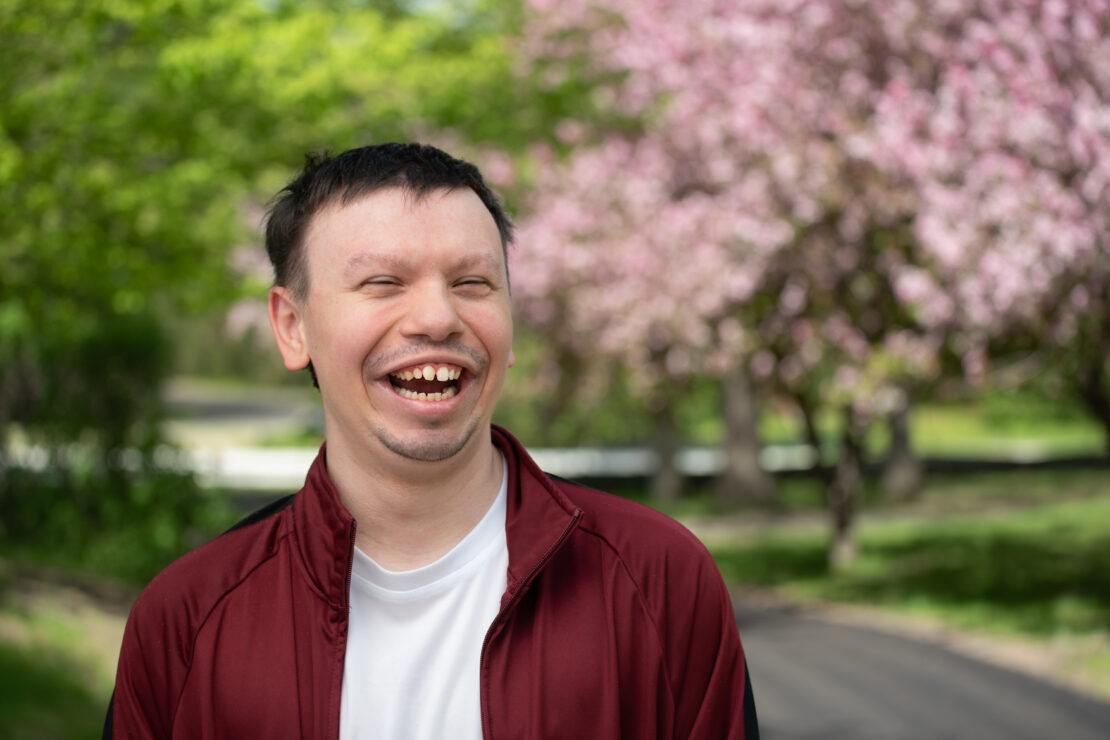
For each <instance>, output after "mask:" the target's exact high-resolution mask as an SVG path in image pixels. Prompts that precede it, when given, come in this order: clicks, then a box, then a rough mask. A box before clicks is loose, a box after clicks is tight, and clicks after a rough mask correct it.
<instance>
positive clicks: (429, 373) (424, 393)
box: [389, 364, 464, 401]
mask: <svg viewBox="0 0 1110 740" xmlns="http://www.w3.org/2000/svg"><path fill="white" fill-rule="evenodd" d="M463 372H464V371H463V369H462V368H461V367H458V366H457V365H439V364H436V365H418V366H413V367H408V368H404V369H403V370H395V371H394V372H391V373H390V374H389V384H390V385H391V386H392V387H393V391H394V392H395V393H397V395H399V396H402V397H403V398H410V399H412V400H415V401H446V400H447V399H448V398H451V397H452V396H454V395H455V394H456V393H458V392H459V387H460V379H461V378H462V375H463Z"/></svg>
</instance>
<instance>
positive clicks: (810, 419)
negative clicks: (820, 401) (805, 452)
mask: <svg viewBox="0 0 1110 740" xmlns="http://www.w3.org/2000/svg"><path fill="white" fill-rule="evenodd" d="M793 398H794V403H796V404H797V405H798V410H799V411H800V412H801V414H802V424H803V425H804V426H805V438H806V443H807V444H808V445H809V446H810V447H812V448H813V467H812V468H810V472H811V473H813V474H814V475H816V476H817V478H818V480H820V481H821V483H822V484H823V485H824V486H825V488H826V489H827V488H828V487H829V486H831V485H832V481H833V476H832V470H831V469H830V468H829V467H827V466H826V465H825V461H824V458H823V457H822V455H821V433H820V431H818V429H817V406H816V404H815V403H814V402H813V400H812V399H811V398H810V397H809V396H807V395H806V394H804V393H798V394H795V395H794V396H793Z"/></svg>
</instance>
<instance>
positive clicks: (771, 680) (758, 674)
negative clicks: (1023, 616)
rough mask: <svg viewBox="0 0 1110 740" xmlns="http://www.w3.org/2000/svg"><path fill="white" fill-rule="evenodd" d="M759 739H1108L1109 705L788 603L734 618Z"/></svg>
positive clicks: (941, 649) (743, 613) (938, 648)
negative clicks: (801, 612)
mask: <svg viewBox="0 0 1110 740" xmlns="http://www.w3.org/2000/svg"><path fill="white" fill-rule="evenodd" d="M737 621H738V622H739V624H740V633H741V638H742V640H743V642H744V648H745V651H746V653H747V659H748V668H749V670H750V672H751V676H752V688H753V690H754V693H755V703H756V710H757V714H758V715H759V724H760V730H761V737H762V738H763V740H816V739H817V738H820V739H821V740H940V739H942V738H943V739H944V740H949V739H952V740H955V739H956V738H959V739H961V740H963V739H964V738H968V739H974V740H996V739H997V740H1024V739H1025V738H1029V739H1030V740H1032V739H1033V738H1036V739H1037V740H1110V704H1104V703H1101V702H1097V701H1094V700H1091V699H1088V698H1085V697H1082V696H1079V695H1077V694H1075V693H1072V692H1070V691H1066V690H1064V689H1061V688H1058V687H1056V686H1053V685H1049V684H1045V683H1042V682H1039V681H1037V680H1036V679H1033V678H1030V677H1028V676H1025V675H1023V674H1019V673H1014V672H1012V671H1008V670H1005V669H1002V668H998V667H995V666H992V665H989V664H986V663H983V662H981V661H977V660H974V659H971V658H966V657H963V656H960V655H957V654H955V653H952V652H950V651H948V650H945V649H943V648H941V647H939V646H936V645H933V644H929V643H925V642H920V641H916V640H912V639H906V638H902V637H897V636H894V635H891V634H887V633H883V632H877V631H874V630H869V629H866V628H862V627H856V626H848V625H843V624H833V623H828V622H822V621H820V620H818V619H815V618H812V617H806V616H801V615H799V614H797V613H796V612H794V611H792V610H789V609H760V610H758V611H744V610H741V611H739V612H738V614H737Z"/></svg>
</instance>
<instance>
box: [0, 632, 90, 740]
mask: <svg viewBox="0 0 1110 740" xmlns="http://www.w3.org/2000/svg"><path fill="white" fill-rule="evenodd" d="M83 674H84V671H83V670H82V669H81V668H80V667H78V666H75V665H72V664H71V663H70V662H69V661H68V660H67V659H66V658H65V657H64V656H61V655H53V654H44V652H43V651H42V650H41V649H35V648H24V647H20V646H17V645H13V644H11V643H10V642H6V641H0V727H2V728H3V732H2V733H0V734H2V735H3V736H4V737H5V738H10V740H53V739H54V738H58V740H62V739H63V738H64V739H66V740H68V739H69V738H81V737H89V738H91V737H99V736H100V731H101V729H102V727H103V717H104V711H105V708H106V707H107V699H106V698H105V697H101V696H98V695H96V694H95V693H94V692H93V691H92V690H91V689H90V688H89V687H87V686H85V685H84V684H83V683H82V681H81V679H80V676H81V675H83Z"/></svg>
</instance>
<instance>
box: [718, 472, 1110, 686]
mask: <svg viewBox="0 0 1110 740" xmlns="http://www.w3.org/2000/svg"><path fill="white" fill-rule="evenodd" d="M814 513H816V512H814ZM826 534H827V532H826V524H825V523H824V521H822V519H821V518H820V517H815V516H810V517H808V518H804V517H797V516H794V517H788V518H786V519H785V520H783V521H781V522H778V523H776V522H774V521H769V522H767V523H764V524H760V525H759V526H754V525H753V526H746V527H744V528H742V530H739V531H737V532H736V533H735V534H734V535H733V536H732V537H731V538H725V537H721V536H718V537H716V538H715V539H713V540H712V541H711V542H710V543H709V544H710V548H711V550H712V551H713V554H714V556H715V557H716V558H717V562H718V564H719V566H720V568H721V571H722V573H723V574H724V576H725V578H726V580H728V581H729V582H730V583H733V584H736V585H739V586H744V585H748V586H759V587H771V588H774V589H776V590H778V591H779V592H781V593H784V594H785V595H787V596H789V597H792V598H794V599H795V600H798V601H801V602H811V603H812V602H837V603H849V604H859V605H865V606H868V607H873V608H878V609H881V610H884V611H887V612H890V613H894V614H903V615H908V616H915V617H926V618H929V619H931V620H935V621H940V622H941V623H943V624H947V625H950V626H952V627H956V628H959V629H963V630H967V631H970V632H973V633H980V634H987V635H995V636H1001V637H1006V638H1009V637H1021V638H1026V639H1030V640H1033V641H1039V642H1041V643H1045V644H1047V643H1050V642H1057V643H1058V642H1060V641H1070V642H1071V643H1073V644H1076V645H1080V644H1081V645H1085V646H1086V647H1085V648H1084V652H1085V653H1086V654H1083V655H1077V656H1075V670H1077V671H1084V672H1086V673H1088V674H1090V675H1091V676H1092V680H1093V682H1094V684H1095V685H1096V687H1097V688H1098V689H1099V690H1101V691H1102V692H1103V693H1105V694H1107V695H1110V472H1105V471H1102V472H1090V471H1088V472H1076V473H1061V472H1048V471H1042V472H1038V473H1036V474H1032V473H993V474H989V475H982V476H975V477H961V478H953V479H949V480H947V481H944V480H942V481H939V482H936V483H934V484H933V485H931V486H930V488H929V489H928V490H927V491H926V493H925V495H924V496H923V497H922V499H921V500H920V501H919V502H918V503H916V504H913V505H911V506H908V507H900V508H897V509H894V508H886V509H884V508H882V507H878V508H875V509H873V510H871V511H865V512H864V514H863V516H862V517H861V524H860V527H859V531H858V535H859V537H858V541H859V557H858V559H857V560H856V562H855V563H853V564H852V565H851V566H850V567H848V568H847V569H845V570H843V571H842V572H836V573H833V572H830V570H829V568H828V566H827V564H826V545H827V537H826Z"/></svg>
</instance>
